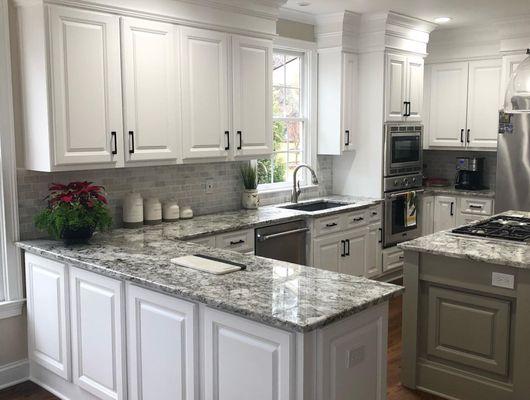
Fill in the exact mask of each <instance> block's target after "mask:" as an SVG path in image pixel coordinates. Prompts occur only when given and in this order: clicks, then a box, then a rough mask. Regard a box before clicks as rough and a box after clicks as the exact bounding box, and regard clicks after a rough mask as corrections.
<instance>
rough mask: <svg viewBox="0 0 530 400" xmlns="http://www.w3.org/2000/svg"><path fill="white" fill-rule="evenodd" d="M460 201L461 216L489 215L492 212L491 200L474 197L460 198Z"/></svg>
mask: <svg viewBox="0 0 530 400" xmlns="http://www.w3.org/2000/svg"><path fill="white" fill-rule="evenodd" d="M459 200H460V207H459V209H460V212H461V213H462V214H477V215H491V213H492V210H493V200H492V199H481V198H476V197H462V198H460V199H459Z"/></svg>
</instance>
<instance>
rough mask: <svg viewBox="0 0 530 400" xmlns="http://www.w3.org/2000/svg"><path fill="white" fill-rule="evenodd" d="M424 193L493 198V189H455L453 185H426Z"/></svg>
mask: <svg viewBox="0 0 530 400" xmlns="http://www.w3.org/2000/svg"><path fill="white" fill-rule="evenodd" d="M425 194H430V195H447V196H466V197H485V198H489V199H493V198H495V190H491V189H486V190H462V189H455V187H454V186H444V187H435V186H426V187H425Z"/></svg>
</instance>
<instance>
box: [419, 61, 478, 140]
mask: <svg viewBox="0 0 530 400" xmlns="http://www.w3.org/2000/svg"><path fill="white" fill-rule="evenodd" d="M468 67H469V63H467V62H457V63H444V64H434V65H432V66H431V81H430V93H431V101H430V110H429V115H430V119H429V127H428V132H427V134H428V135H429V144H430V146H442V147H462V146H463V145H464V142H465V140H464V139H465V138H464V134H465V129H466V118H467V77H468Z"/></svg>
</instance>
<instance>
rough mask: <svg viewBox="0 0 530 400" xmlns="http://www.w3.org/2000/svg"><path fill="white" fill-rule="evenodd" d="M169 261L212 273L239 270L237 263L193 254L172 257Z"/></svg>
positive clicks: (220, 273)
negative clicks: (228, 262)
mask: <svg viewBox="0 0 530 400" xmlns="http://www.w3.org/2000/svg"><path fill="white" fill-rule="evenodd" d="M171 262H172V263H173V264H176V265H179V266H181V267H186V268H192V269H196V270H197V271H202V272H208V273H210V274H214V275H223V274H228V273H230V272H236V271H240V270H241V267H238V266H237V265H233V264H227V263H224V262H221V261H216V260H209V259H207V258H203V257H197V256H193V255H191V256H184V257H177V258H172V259H171Z"/></svg>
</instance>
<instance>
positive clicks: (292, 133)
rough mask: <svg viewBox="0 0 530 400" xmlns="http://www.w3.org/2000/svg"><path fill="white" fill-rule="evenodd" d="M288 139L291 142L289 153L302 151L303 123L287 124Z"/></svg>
mask: <svg viewBox="0 0 530 400" xmlns="http://www.w3.org/2000/svg"><path fill="white" fill-rule="evenodd" d="M286 125H287V126H286V131H287V139H288V141H289V151H302V148H303V142H302V139H303V138H302V123H301V122H298V121H293V122H287V123H286Z"/></svg>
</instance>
